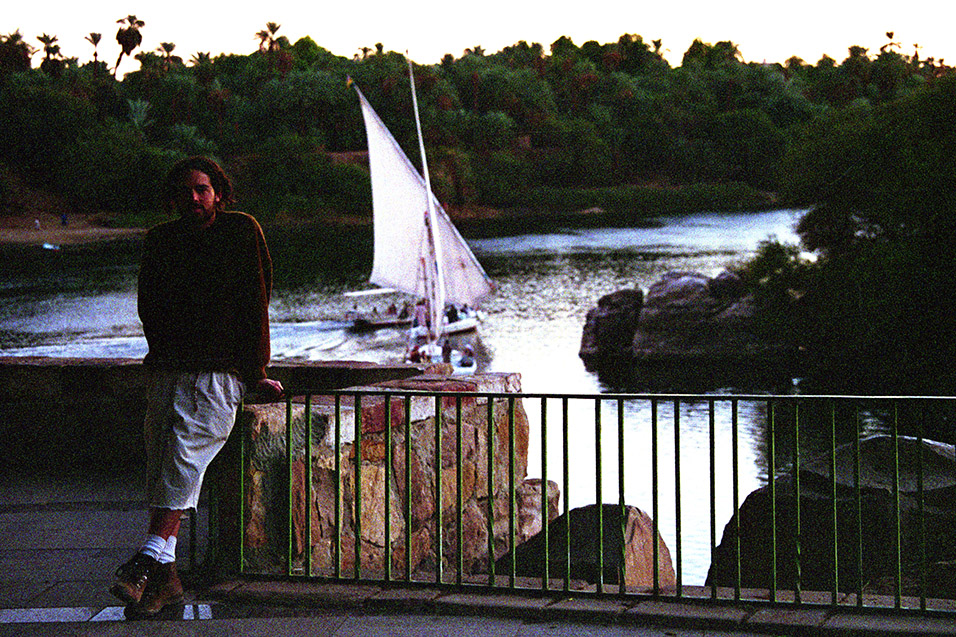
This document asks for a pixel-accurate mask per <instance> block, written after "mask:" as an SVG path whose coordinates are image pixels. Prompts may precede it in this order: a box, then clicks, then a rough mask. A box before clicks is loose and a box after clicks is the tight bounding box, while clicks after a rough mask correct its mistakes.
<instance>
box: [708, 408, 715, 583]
mask: <svg viewBox="0 0 956 637" xmlns="http://www.w3.org/2000/svg"><path fill="white" fill-rule="evenodd" d="M715 420H716V414H715V413H714V399H713V398H711V399H710V400H708V401H707V425H708V436H707V441H708V443H709V446H710V563H711V564H713V563H715V561H716V559H715V558H716V556H717V457H716V452H715V450H714V446H715V444H716V432H715V430H716V423H715ZM710 598H711V599H714V600H715V599H717V584H716V583H715V584H712V585H711V587H710Z"/></svg>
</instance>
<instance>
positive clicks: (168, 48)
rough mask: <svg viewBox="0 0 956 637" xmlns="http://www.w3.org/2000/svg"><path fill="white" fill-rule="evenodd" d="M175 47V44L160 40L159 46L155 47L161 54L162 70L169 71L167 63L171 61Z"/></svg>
mask: <svg viewBox="0 0 956 637" xmlns="http://www.w3.org/2000/svg"><path fill="white" fill-rule="evenodd" d="M175 49H176V45H175V44H173V43H172V42H160V43H159V46H158V47H156V52H157V53H162V54H163V70H164V71H169V65H170V64H171V63H172V61H173V51H174V50H175Z"/></svg>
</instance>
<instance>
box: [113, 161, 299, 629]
mask: <svg viewBox="0 0 956 637" xmlns="http://www.w3.org/2000/svg"><path fill="white" fill-rule="evenodd" d="M163 196H164V201H165V202H166V203H167V205H168V206H169V208H170V210H171V211H174V212H177V213H178V214H179V217H178V218H177V219H175V220H173V221H168V222H165V223H162V224H160V225H158V226H156V227H154V228H152V229H151V230H150V231H149V232H148V233H147V235H146V238H145V239H144V244H143V258H142V263H141V267H140V273H139V293H138V305H139V316H140V319H141V320H142V323H143V332H144V333H145V335H146V342H147V345H148V346H149V351H148V353H147V354H146V357H145V359H144V360H143V363H144V366H145V367H146V369H147V408H146V418H145V423H144V434H145V441H146V491H147V493H146V495H147V499H148V504H149V507H150V519H149V526H148V529H147V530H146V538H145V540H144V542H143V544H142V547H141V548H140V549H139V550H138V551H137V552H136V554H135V555H134V556H133V557H132V558H131V559H130V560H129V561H128V562H126V563H125V564H123V565H122V566H120V567H119V569H118V570H117V572H116V581H115V583H114V584H113V586H112V587H111V589H110V591H111V592H112V593H113V594H114V595H115V596H116V597H118V598H119V599H121V600H123V601H124V602H126V603H127V607H126V614H127V616H128V617H143V616H150V615H155V614H156V613H158V612H159V611H160V610H162V609H163V608H164V607H165V606H167V605H171V604H178V603H181V602H182V599H183V587H182V583H181V582H180V580H179V576H178V574H177V572H176V537H177V535H178V532H179V526H180V521H181V519H182V516H183V512H184V511H185V510H186V509H195V508H196V505H197V502H198V499H199V491H200V488H201V486H202V481H203V475H204V474H205V471H206V469H207V467H208V466H209V463H210V462H211V461H212V459H213V458H214V457H215V456H216V455H217V454H218V453H219V451H220V450H221V449H222V447H223V445H224V444H225V442H226V438H227V437H228V436H229V433H230V431H231V430H232V427H233V424H234V423H235V421H236V411H237V408H238V407H239V404H240V402H241V401H242V399H243V395H244V394H245V392H246V390H247V389H248V390H254V391H255V392H257V394H258V395H259V396H260V398H261V399H263V400H267V401H272V400H276V399H278V398H279V397H280V395H281V394H282V391H283V389H282V385H281V384H280V383H278V382H277V381H275V380H270V379H268V378H267V377H266V371H265V369H266V365H267V364H268V362H269V357H270V343H269V297H270V294H271V291H272V261H271V258H270V256H269V250H268V247H267V246H266V242H265V238H264V237H263V234H262V228H260V227H259V224H258V223H257V222H256V220H255V219H254V218H253V217H252V216H250V215H247V214H244V213H241V212H226V210H225V206H226V205H227V204H228V203H230V202H231V201H232V186H231V184H230V182H229V178H228V177H227V176H226V174H225V173H224V172H223V170H222V168H220V167H219V165H218V164H216V163H215V162H214V161H212V160H210V159H207V158H204V157H190V158H188V159H185V160H182V161H180V162H179V163H177V164H176V165H175V166H173V168H172V169H171V170H170V171H169V173H168V175H167V177H166V182H165V186H164V192H163Z"/></svg>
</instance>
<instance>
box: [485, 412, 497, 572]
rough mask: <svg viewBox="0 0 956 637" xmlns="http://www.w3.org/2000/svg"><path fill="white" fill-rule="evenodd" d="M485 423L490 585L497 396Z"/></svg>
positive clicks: (493, 530) (493, 539)
mask: <svg viewBox="0 0 956 637" xmlns="http://www.w3.org/2000/svg"><path fill="white" fill-rule="evenodd" d="M487 401H488V402H487V405H486V406H485V407H486V412H487V413H486V417H485V424H486V426H487V431H486V434H487V436H486V438H487V449H488V452H487V454H486V455H487V464H488V585H489V586H494V583H495V455H496V454H495V397H494V396H492V395H490V394H489V395H488V397H487Z"/></svg>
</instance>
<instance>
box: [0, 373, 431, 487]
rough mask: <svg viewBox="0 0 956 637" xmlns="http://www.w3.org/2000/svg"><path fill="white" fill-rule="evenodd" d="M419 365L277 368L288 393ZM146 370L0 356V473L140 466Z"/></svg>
mask: <svg viewBox="0 0 956 637" xmlns="http://www.w3.org/2000/svg"><path fill="white" fill-rule="evenodd" d="M426 369H427V368H426V367H424V366H422V365H404V364H403V365H375V364H372V363H365V362H355V361H335V362H325V363H309V364H298V363H280V364H274V365H272V366H270V367H269V375H270V376H271V377H272V378H276V379H278V380H280V381H282V383H283V384H284V385H286V386H288V387H312V388H320V389H336V388H341V387H348V386H351V385H361V384H371V383H377V382H381V381H385V380H390V379H395V378H407V377H410V376H415V375H419V374H421V373H423V372H424V371H426ZM145 394H146V371H145V369H144V368H143V365H142V361H141V360H140V359H130V358H110V359H73V358H48V357H15V356H11V357H0V439H2V440H3V441H4V443H3V445H0V471H7V472H13V473H16V472H23V471H29V472H49V473H52V474H62V473H63V472H65V471H71V470H83V471H89V470H103V471H114V470H122V469H130V468H138V467H141V466H142V464H143V462H144V452H143V434H142V431H143V416H144V415H145V413H146V401H145Z"/></svg>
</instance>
